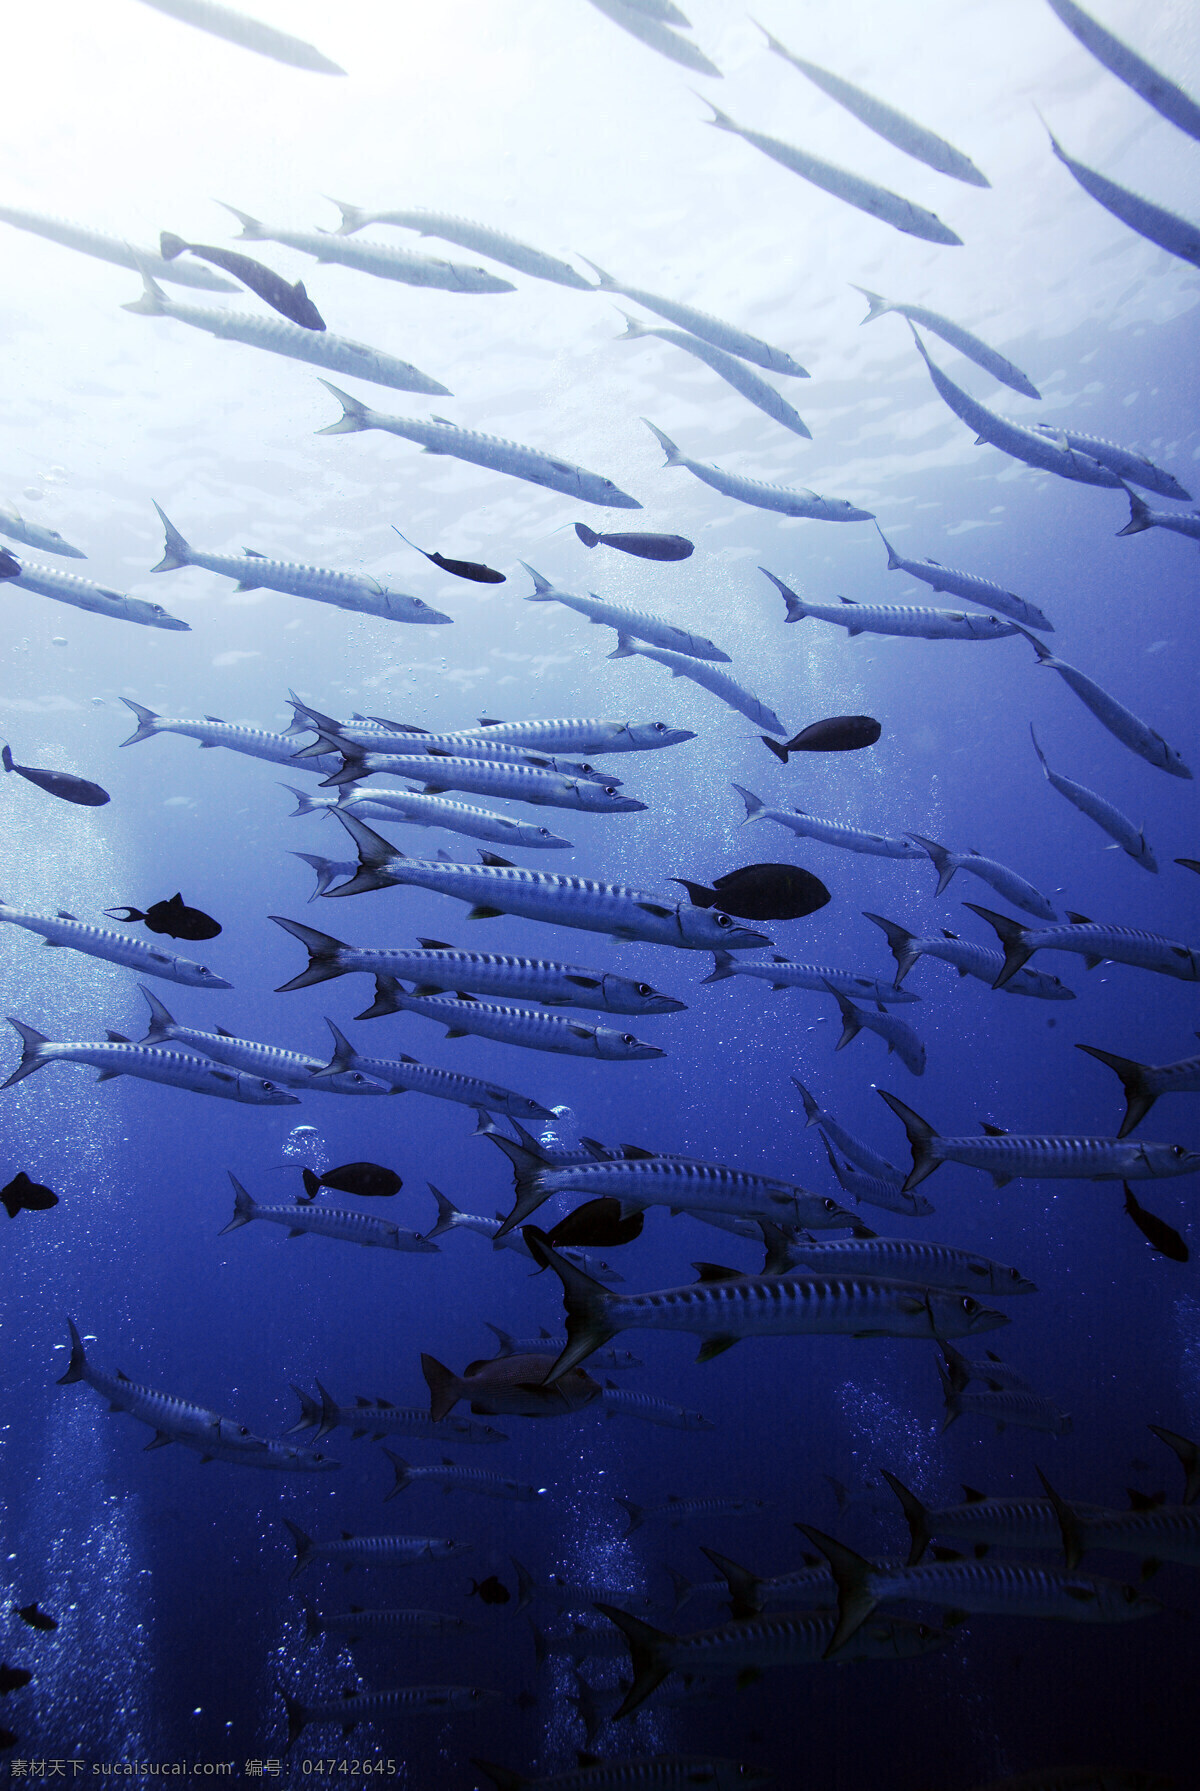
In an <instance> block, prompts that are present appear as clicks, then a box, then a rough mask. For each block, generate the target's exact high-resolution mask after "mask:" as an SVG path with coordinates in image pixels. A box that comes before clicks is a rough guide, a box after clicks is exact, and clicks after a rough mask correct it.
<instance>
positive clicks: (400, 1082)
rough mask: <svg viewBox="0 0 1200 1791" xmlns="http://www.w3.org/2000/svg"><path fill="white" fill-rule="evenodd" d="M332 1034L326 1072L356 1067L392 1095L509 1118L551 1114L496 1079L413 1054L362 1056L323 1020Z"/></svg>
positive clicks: (342, 1034)
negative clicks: (428, 1099)
mask: <svg viewBox="0 0 1200 1791" xmlns="http://www.w3.org/2000/svg"><path fill="white" fill-rule="evenodd" d="M325 1024H326V1025H327V1026H328V1028H329V1030H330V1032H331V1033H332V1034H333V1045H334V1051H333V1056H332V1058H331V1059H330V1061H329V1063H328V1065H327V1066H326V1073H329V1072H333V1073H335V1074H338V1075H340V1074H342V1072H343V1071H346V1070H357V1071H359V1072H360V1073H361V1074H362V1075H364V1076H369V1077H370V1078H371V1080H372V1081H373V1082H385V1083H386V1084H387V1085H388V1087H389V1088H390V1089H391V1090H392V1092H393V1093H394V1094H410V1093H411V1094H426V1095H433V1096H434V1097H435V1099H437V1100H439V1101H455V1102H457V1103H458V1104H459V1105H460V1106H462V1107H473V1108H474V1109H475V1110H476V1112H484V1113H503V1114H506V1115H507V1116H508V1118H509V1119H527V1120H547V1119H553V1117H554V1114H553V1112H552V1111H551V1109H550V1108H549V1107H543V1106H542V1104H541V1102H540V1101H535V1100H533V1099H531V1098H530V1096H529V1095H522V1094H514V1093H513V1091H512V1089H511V1088H502V1087H501V1086H500V1084H499V1083H498V1082H486V1081H484V1080H483V1079H482V1078H480V1077H479V1076H463V1075H460V1074H459V1072H458V1071H457V1070H438V1069H434V1067H433V1066H432V1064H427V1063H418V1062H417V1060H416V1058H415V1057H405V1056H401V1057H397V1058H392V1057H363V1056H362V1055H361V1054H360V1053H359V1052H357V1051H356V1050H355V1049H354V1047H353V1045H352V1044H351V1043H350V1041H349V1039H348V1038H347V1037H346V1035H345V1033H344V1032H341V1031H339V1029H338V1028H337V1027H336V1026H335V1025H334V1023H333V1021H332V1020H326V1022H325Z"/></svg>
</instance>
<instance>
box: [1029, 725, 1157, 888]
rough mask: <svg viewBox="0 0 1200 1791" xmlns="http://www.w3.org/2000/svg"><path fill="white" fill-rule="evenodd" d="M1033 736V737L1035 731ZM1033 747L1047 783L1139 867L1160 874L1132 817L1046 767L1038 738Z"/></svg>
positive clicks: (1035, 738)
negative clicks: (1114, 842)
mask: <svg viewBox="0 0 1200 1791" xmlns="http://www.w3.org/2000/svg"><path fill="white" fill-rule="evenodd" d="M1030 732H1031V733H1033V730H1032V728H1031V729H1030ZM1033 745H1034V750H1035V751H1036V753H1037V755H1038V758H1039V759H1040V760H1041V766H1042V771H1043V773H1044V775H1045V778H1046V782H1047V783H1048V784H1049V785H1050V786H1051V788H1052V789H1055V790H1057V791H1058V793H1059V795H1060V796H1065V797H1066V799H1067V801H1068V802H1069V803H1071V804H1072V805H1073V806H1074V807H1075V808H1077V809H1078V810H1079V812H1080V814H1082V815H1086V816H1087V818H1088V820H1089V821H1094V822H1095V823H1096V826H1097V827H1100V828H1102V829H1103V830H1104V832H1105V833H1107V834H1108V836H1109V838H1110V839H1113V840H1115V841H1116V842H1117V844H1118V846H1120V848H1121V850H1122V852H1125V853H1127V854H1128V855H1129V857H1130V858H1132V859H1133V861H1134V863H1135V864H1140V865H1141V867H1142V869H1143V870H1145V871H1154V872H1157V870H1158V860H1157V859H1156V858H1155V856H1154V853H1153V852H1152V851H1151V849H1150V846H1149V845H1148V843H1147V841H1146V836H1145V834H1144V833H1143V832H1142V830H1141V828H1140V827H1135V826H1134V824H1133V822H1132V821H1131V820H1129V818H1128V816H1126V815H1123V814H1122V813H1121V811H1120V809H1119V808H1117V807H1115V806H1114V804H1113V803H1111V802H1109V801H1108V800H1107V798H1106V797H1104V796H1099V795H1097V794H1096V792H1095V790H1089V789H1088V788H1087V787H1086V785H1084V784H1077V783H1076V782H1075V781H1074V779H1073V778H1069V777H1064V776H1063V774H1062V772H1061V771H1052V770H1051V769H1050V766H1049V765H1048V764H1047V763H1046V757H1045V754H1044V753H1043V752H1042V749H1041V747H1040V746H1039V745H1038V743H1037V736H1036V734H1035V735H1034V737H1033Z"/></svg>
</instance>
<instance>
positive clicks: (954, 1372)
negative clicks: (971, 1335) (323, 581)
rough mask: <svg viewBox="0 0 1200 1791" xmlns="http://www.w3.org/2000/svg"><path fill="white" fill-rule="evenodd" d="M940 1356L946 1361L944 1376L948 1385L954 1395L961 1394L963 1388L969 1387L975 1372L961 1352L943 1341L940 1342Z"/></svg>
mask: <svg viewBox="0 0 1200 1791" xmlns="http://www.w3.org/2000/svg"><path fill="white" fill-rule="evenodd" d="M942 1355H943V1356H944V1357H945V1360H946V1374H947V1376H948V1377H949V1380H950V1385H951V1386H952V1387H953V1389H954V1391H955V1392H956V1393H961V1392H962V1391H963V1389H964V1388H965V1387H969V1386H970V1384H971V1382H972V1380H973V1379H974V1378H975V1370H974V1368H973V1367H972V1365H971V1363H970V1362H968V1360H967V1358H966V1357H965V1356H964V1355H963V1353H962V1351H961V1350H957V1349H955V1348H954V1346H953V1344H950V1343H947V1342H946V1341H945V1340H944V1339H943V1340H942Z"/></svg>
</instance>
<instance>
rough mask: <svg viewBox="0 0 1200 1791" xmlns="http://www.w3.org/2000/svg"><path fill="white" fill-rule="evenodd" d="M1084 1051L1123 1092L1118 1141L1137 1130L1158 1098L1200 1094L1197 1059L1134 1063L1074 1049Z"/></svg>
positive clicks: (1086, 1047) (1090, 1049)
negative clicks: (1113, 1077)
mask: <svg viewBox="0 0 1200 1791" xmlns="http://www.w3.org/2000/svg"><path fill="white" fill-rule="evenodd" d="M1075 1049H1076V1050H1077V1051H1086V1052H1087V1054H1088V1056H1089V1057H1094V1058H1096V1059H1097V1061H1098V1062H1100V1063H1105V1064H1107V1065H1108V1067H1109V1069H1110V1070H1112V1071H1113V1072H1114V1074H1115V1075H1117V1076H1118V1077H1119V1078H1120V1082H1121V1087H1122V1088H1123V1089H1124V1090H1125V1117H1124V1119H1123V1120H1122V1121H1121V1129H1120V1131H1119V1132H1118V1133H1117V1137H1118V1138H1124V1137H1126V1136H1127V1135H1128V1134H1129V1133H1130V1132H1132V1131H1133V1129H1134V1127H1135V1126H1139V1125H1140V1124H1141V1123H1142V1121H1143V1120H1144V1119H1145V1117H1146V1115H1147V1114H1148V1113H1149V1111H1150V1109H1151V1107H1153V1105H1154V1103H1155V1101H1157V1099H1158V1097H1159V1096H1160V1095H1165V1094H1200V1057H1181V1058H1179V1060H1178V1061H1177V1062H1175V1063H1136V1062H1134V1060H1133V1059H1132V1058H1130V1057H1117V1056H1115V1055H1114V1053H1113V1052H1111V1051H1101V1050H1100V1049H1099V1047H1098V1046H1096V1045H1079V1044H1077V1045H1076V1046H1075Z"/></svg>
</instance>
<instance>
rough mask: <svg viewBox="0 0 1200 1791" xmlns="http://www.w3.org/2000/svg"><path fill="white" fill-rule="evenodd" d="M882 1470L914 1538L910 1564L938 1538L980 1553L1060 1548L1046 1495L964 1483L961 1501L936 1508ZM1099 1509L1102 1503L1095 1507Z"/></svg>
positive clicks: (914, 1563) (1053, 1514) (1057, 1527)
mask: <svg viewBox="0 0 1200 1791" xmlns="http://www.w3.org/2000/svg"><path fill="white" fill-rule="evenodd" d="M880 1472H881V1474H882V1475H883V1477H884V1479H885V1480H886V1481H887V1483H888V1485H889V1486H890V1487H891V1489H892V1491H893V1492H894V1493H895V1495H896V1497H897V1498H898V1499H899V1501H900V1506H901V1509H902V1511H903V1512H904V1516H905V1519H906V1521H907V1523H908V1528H909V1534H910V1536H911V1537H912V1548H911V1550H910V1552H909V1557H908V1565H909V1566H910V1567H915V1566H916V1564H917V1562H918V1561H919V1560H920V1559H921V1557H922V1556H923V1555H924V1553H925V1551H926V1549H928V1547H929V1545H930V1544H931V1543H932V1542H933V1540H934V1538H935V1537H941V1538H942V1540H943V1541H945V1542H959V1543H962V1544H963V1545H964V1547H967V1548H973V1549H977V1550H978V1551H979V1552H980V1553H981V1554H982V1553H986V1551H987V1550H988V1549H990V1548H1019V1549H1054V1550H1058V1549H1061V1547H1062V1532H1061V1528H1060V1526H1059V1520H1058V1518H1057V1516H1056V1514H1055V1510H1054V1506H1053V1504H1052V1503H1051V1501H1050V1500H1049V1499H1048V1498H1021V1497H1015V1498H1014V1497H1011V1496H1004V1497H1000V1498H987V1497H986V1496H985V1495H984V1494H983V1493H981V1492H977V1491H976V1490H975V1488H974V1487H964V1488H963V1491H964V1492H965V1493H966V1495H967V1496H966V1498H965V1500H964V1501H963V1503H962V1504H961V1505H946V1506H942V1507H940V1508H939V1509H933V1508H931V1507H930V1506H928V1505H925V1504H924V1503H923V1502H922V1501H921V1500H920V1499H919V1498H918V1497H917V1495H916V1493H914V1492H912V1491H911V1490H910V1488H909V1487H907V1486H905V1485H904V1482H903V1481H902V1480H898V1479H897V1478H896V1476H895V1474H889V1473H888V1471H887V1469H886V1468H881V1469H880ZM1092 1509H1094V1510H1097V1511H1098V1510H1099V1509H1100V1507H1099V1506H1095V1507H1092Z"/></svg>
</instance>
